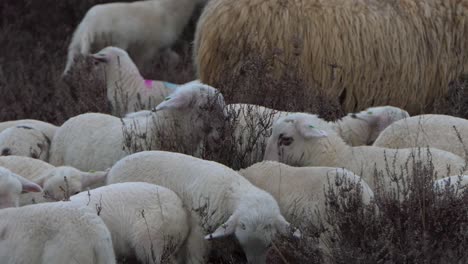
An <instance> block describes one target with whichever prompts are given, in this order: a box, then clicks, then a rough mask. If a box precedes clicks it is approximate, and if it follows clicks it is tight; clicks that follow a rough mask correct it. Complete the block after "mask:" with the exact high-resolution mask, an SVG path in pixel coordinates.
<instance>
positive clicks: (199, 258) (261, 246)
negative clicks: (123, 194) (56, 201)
mask: <svg viewBox="0 0 468 264" xmlns="http://www.w3.org/2000/svg"><path fill="white" fill-rule="evenodd" d="M128 181H144V182H149V183H153V184H158V185H161V186H164V187H166V188H169V189H171V190H173V191H174V192H175V193H176V194H177V195H178V196H179V197H180V198H181V199H182V201H183V203H184V206H185V207H186V208H187V209H189V210H191V219H192V221H193V222H192V225H191V227H192V229H191V233H190V235H189V237H188V240H187V251H188V252H187V256H188V257H187V258H188V260H189V263H194V262H195V263H199V262H204V260H203V257H206V255H207V251H208V244H206V243H205V242H204V239H206V240H211V239H216V238H221V237H225V236H229V235H231V234H234V235H235V237H236V238H237V240H238V241H239V242H240V245H241V246H242V248H243V250H244V252H245V254H246V256H247V260H248V262H249V263H265V258H266V254H267V251H268V248H269V246H270V243H271V241H272V240H273V238H274V236H275V234H276V233H277V232H279V233H283V234H293V231H294V230H293V229H292V228H291V226H290V224H289V223H288V222H287V221H286V220H285V219H284V217H283V216H282V215H281V213H280V210H279V207H278V204H277V203H276V201H275V200H274V198H273V197H272V196H271V195H270V194H268V193H267V192H265V191H263V190H261V189H259V188H257V187H255V186H254V185H252V184H251V183H250V182H249V181H247V180H246V179H245V178H243V177H242V176H240V175H239V174H238V173H237V172H235V171H233V170H231V169H230V168H228V167H226V166H224V165H222V164H219V163H216V162H212V161H206V160H202V159H198V158H195V157H192V156H188V155H185V154H180V153H173V152H164V151H145V152H140V153H136V154H133V155H130V156H128V157H125V158H123V159H122V160H120V161H119V162H117V163H116V164H115V165H114V166H113V167H112V169H111V170H110V172H109V176H108V181H107V183H108V184H111V183H116V182H128ZM193 219H197V220H195V221H194V220H193ZM204 228H206V229H209V230H212V229H214V228H217V229H216V230H214V232H213V233H211V234H209V235H206V236H205V237H204V238H203V235H202V233H204V232H203V231H202V230H203V229H204ZM294 233H295V235H296V236H300V232H299V231H298V230H296V231H295V232H294Z"/></svg>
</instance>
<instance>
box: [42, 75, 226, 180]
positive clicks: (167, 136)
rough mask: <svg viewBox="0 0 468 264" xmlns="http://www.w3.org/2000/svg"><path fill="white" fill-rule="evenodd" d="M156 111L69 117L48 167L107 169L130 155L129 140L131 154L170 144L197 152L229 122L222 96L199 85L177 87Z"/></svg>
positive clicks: (62, 127) (182, 149)
mask: <svg viewBox="0 0 468 264" xmlns="http://www.w3.org/2000/svg"><path fill="white" fill-rule="evenodd" d="M155 111H156V112H154V113H151V114H150V115H147V114H149V112H148V111H144V112H143V113H144V114H143V115H138V114H133V115H135V117H134V118H124V119H122V120H121V119H119V118H117V117H114V116H111V115H105V114H99V113H87V114H82V115H78V116H76V117H73V118H70V119H69V120H68V121H66V122H65V123H64V124H63V125H62V126H61V127H60V128H59V130H58V131H57V133H56V135H55V137H54V139H53V142H52V146H51V151H50V153H51V156H50V163H51V164H53V165H56V166H61V165H68V166H72V167H75V168H77V169H80V170H83V171H89V170H105V169H107V168H109V167H111V166H112V165H113V164H114V163H115V162H117V161H118V160H119V159H121V158H122V157H124V156H126V155H128V151H126V149H124V148H123V147H124V146H125V145H124V143H125V142H127V143H129V144H131V148H130V150H131V151H135V150H134V149H132V148H133V147H134V148H136V149H137V151H140V150H148V149H161V148H162V147H166V148H167V147H168V146H169V147H172V148H176V147H177V149H180V150H181V151H184V152H185V153H197V151H198V150H199V148H200V146H201V144H202V142H203V141H204V140H205V139H206V140H207V141H208V145H214V144H216V141H218V140H219V130H220V129H221V128H222V126H223V125H224V119H225V116H224V99H223V97H222V95H221V94H219V92H218V91H217V90H216V89H214V88H212V87H209V86H206V85H202V84H197V83H189V84H185V85H181V86H179V88H178V89H177V90H176V91H175V92H174V93H173V94H172V95H171V96H170V97H168V98H167V100H166V101H164V102H162V103H161V104H159V105H158V106H157V107H156V109H155ZM127 147H128V144H127ZM127 149H128V148H127Z"/></svg>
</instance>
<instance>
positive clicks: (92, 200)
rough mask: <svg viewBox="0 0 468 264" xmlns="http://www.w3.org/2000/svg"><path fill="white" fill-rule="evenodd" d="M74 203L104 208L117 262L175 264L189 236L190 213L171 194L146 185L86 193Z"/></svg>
mask: <svg viewBox="0 0 468 264" xmlns="http://www.w3.org/2000/svg"><path fill="white" fill-rule="evenodd" d="M70 200H71V202H72V203H76V204H80V205H87V206H89V207H90V208H92V209H93V210H94V209H95V208H96V207H99V208H101V210H100V213H99V216H100V217H101V218H102V219H103V220H104V223H106V226H107V227H108V228H109V231H110V232H111V235H112V244H113V245H114V251H115V254H116V256H117V258H132V257H135V256H136V257H137V259H138V260H139V261H140V263H175V262H169V261H168V260H172V259H175V258H174V255H175V254H176V253H177V252H178V250H179V249H180V247H181V245H182V244H183V243H184V242H185V239H186V237H187V235H188V232H189V229H190V227H189V223H188V216H187V212H186V211H185V209H184V208H183V206H182V201H181V200H180V198H179V197H178V196H177V195H176V194H175V193H174V192H173V191H171V190H169V189H167V188H164V187H161V186H157V185H154V184H149V183H144V182H126V183H116V184H111V185H108V186H103V187H100V188H97V189H94V190H91V191H89V192H82V193H80V194H77V195H74V196H72V197H71V198H70Z"/></svg>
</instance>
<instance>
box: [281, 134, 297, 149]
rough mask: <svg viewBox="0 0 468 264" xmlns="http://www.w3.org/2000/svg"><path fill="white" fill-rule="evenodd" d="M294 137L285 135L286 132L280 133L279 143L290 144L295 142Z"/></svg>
mask: <svg viewBox="0 0 468 264" xmlns="http://www.w3.org/2000/svg"><path fill="white" fill-rule="evenodd" d="M293 141H294V139H293V138H292V137H285V136H284V134H280V135H279V138H278V145H280V146H281V145H283V146H289V145H291V144H292V143H293Z"/></svg>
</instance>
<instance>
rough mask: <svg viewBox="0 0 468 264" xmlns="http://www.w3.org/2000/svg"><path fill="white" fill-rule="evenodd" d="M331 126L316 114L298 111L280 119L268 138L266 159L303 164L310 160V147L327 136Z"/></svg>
mask: <svg viewBox="0 0 468 264" xmlns="http://www.w3.org/2000/svg"><path fill="white" fill-rule="evenodd" d="M330 131H331V128H330V127H329V125H328V124H327V123H326V122H325V121H324V120H322V119H320V118H318V117H317V116H316V115H310V114H302V113H296V114H291V115H288V116H285V117H282V118H280V119H278V120H277V121H276V122H275V124H274V125H273V128H272V134H271V136H270V138H269V139H268V143H267V147H266V150H265V156H264V160H274V161H280V162H282V163H286V164H289V165H303V163H304V161H307V160H309V159H310V158H311V157H309V153H308V148H309V147H310V146H309V145H311V144H313V143H314V142H315V141H316V140H319V139H321V138H324V137H327V136H328V134H329V132H330Z"/></svg>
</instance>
